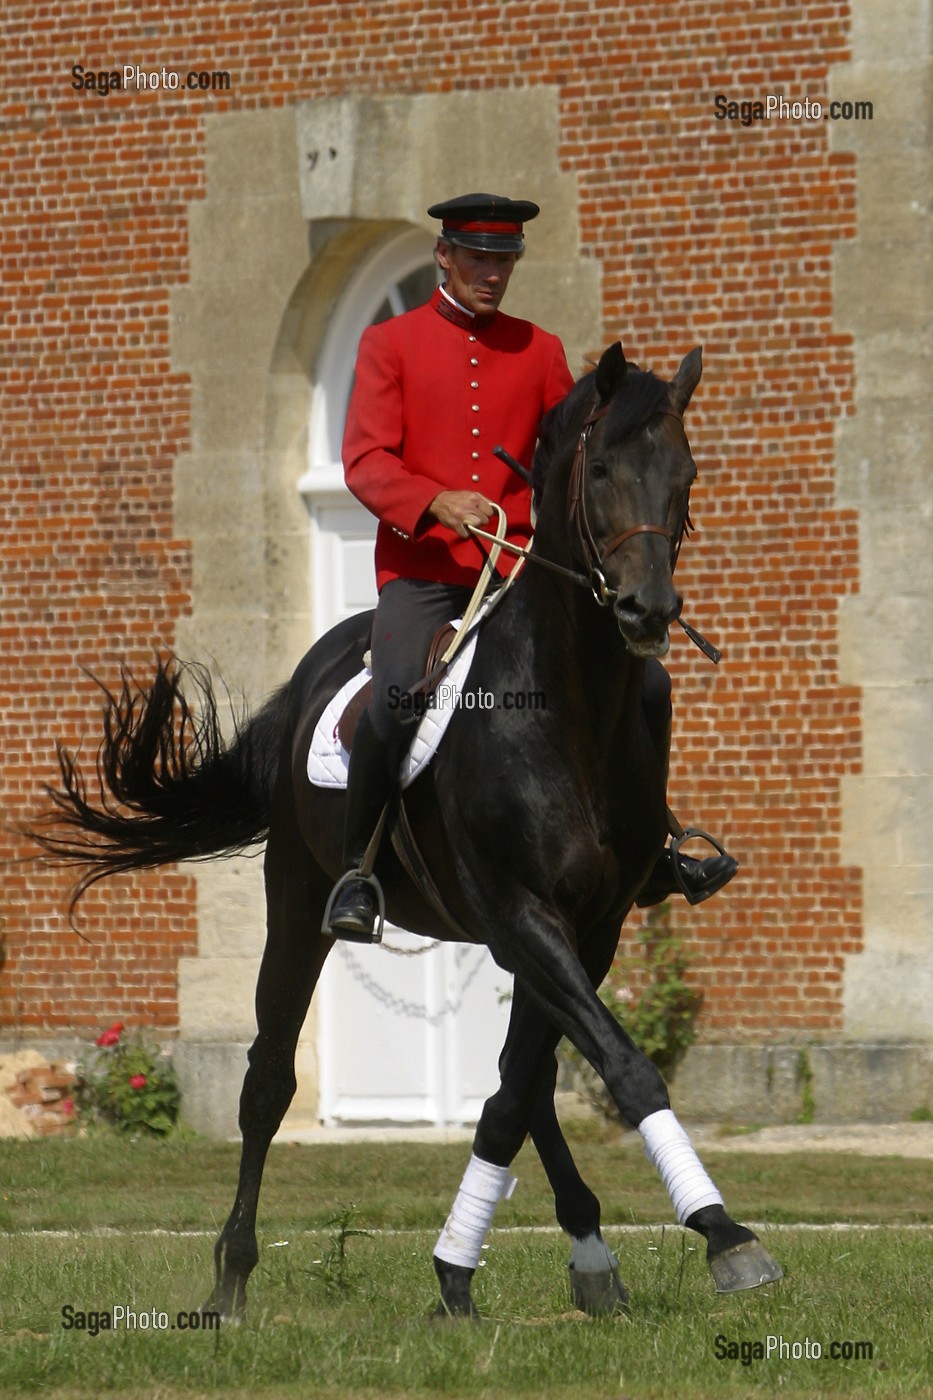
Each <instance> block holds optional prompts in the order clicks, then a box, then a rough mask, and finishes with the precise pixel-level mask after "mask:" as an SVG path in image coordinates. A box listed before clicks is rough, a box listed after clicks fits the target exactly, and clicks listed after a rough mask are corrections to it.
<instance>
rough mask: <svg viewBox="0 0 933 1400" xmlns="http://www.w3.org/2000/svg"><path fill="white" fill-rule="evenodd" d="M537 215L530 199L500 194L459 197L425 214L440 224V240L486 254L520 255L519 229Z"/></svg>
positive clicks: (523, 241)
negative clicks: (507, 196)
mask: <svg viewBox="0 0 933 1400" xmlns="http://www.w3.org/2000/svg"><path fill="white" fill-rule="evenodd" d="M539 213H540V210H539V208H538V206H537V204H532V202H531V200H530V199H506V197H505V196H504V195H500V194H461V195H459V196H458V197H457V198H456V199H448V200H446V201H445V202H444V203H443V204H432V205H431V207H430V209H429V210H428V215H429V217H430V218H432V219H440V220H441V223H442V225H443V226H442V228H441V237H442V238H446V239H447V240H448V242H450V243H458V244H459V245H460V246H461V247H462V248H475V249H479V251H481V252H487V253H520V252H521V251H522V249H523V248H524V246H525V240H524V238H523V237H522V225H523V224H527V223H528V222H529V220H530V219H534V218H536V217H537V215H538V214H539Z"/></svg>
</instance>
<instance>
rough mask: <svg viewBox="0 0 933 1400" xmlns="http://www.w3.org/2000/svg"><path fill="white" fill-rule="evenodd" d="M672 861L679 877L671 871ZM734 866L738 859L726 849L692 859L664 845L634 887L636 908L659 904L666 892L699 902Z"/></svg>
mask: <svg viewBox="0 0 933 1400" xmlns="http://www.w3.org/2000/svg"><path fill="white" fill-rule="evenodd" d="M675 861H676V863H677V867H678V869H679V874H680V879H678V878H677V873H675V865H674V863H675ZM738 868H739V863H738V861H737V860H736V859H735V857H734V856H730V855H729V853H728V851H723V850H720V851H719V854H718V855H715V856H707V858H706V859H705V860H694V858H693V857H692V856H685V855H681V853H680V852H679V851H678V852H676V853H675V852H674V851H672V850H671V848H670V846H665V847H664V850H663V851H662V852H661V854H660V855H659V856H658V858H657V860H656V861H655V865H654V869H653V870H652V872H651V874H650V875H649V876H648V878H647V880H646V881H645V883H644V884H643V885H642V887H641V889H640V890H639V891H638V895H637V897H636V899H635V903H636V904H637V905H638V907H639V909H647V908H648V906H649V905H651V904H663V902H664V900H665V899H667V898H668V896H669V895H672V894H682V895H683V896H684V898H685V899H686V901H687V903H688V904H702V903H703V901H704V899H709V897H710V895H713V894H716V893H717V892H718V891H719V890H721V889H722V887H723V885H728V883H729V881H730V880H731V879H732V877H733V875H734V874H735V872H736V871H737V870H738Z"/></svg>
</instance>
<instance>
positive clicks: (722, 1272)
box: [709, 1240, 784, 1293]
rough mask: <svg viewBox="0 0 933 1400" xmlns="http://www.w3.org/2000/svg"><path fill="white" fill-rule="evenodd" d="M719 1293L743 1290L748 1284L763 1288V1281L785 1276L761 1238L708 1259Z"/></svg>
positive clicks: (773, 1280)
mask: <svg viewBox="0 0 933 1400" xmlns="http://www.w3.org/2000/svg"><path fill="white" fill-rule="evenodd" d="M709 1267H710V1272H711V1273H712V1275H713V1279H714V1280H715V1283H716V1292H717V1293H742V1292H744V1290H745V1289H747V1288H760V1287H761V1285H762V1284H763V1283H775V1282H776V1281H777V1280H778V1279H779V1278H783V1277H784V1271H783V1269H782V1268H781V1266H780V1264H779V1263H778V1262H777V1260H776V1259H772V1257H771V1255H770V1254H769V1253H768V1251H767V1250H766V1249H765V1247H764V1245H763V1244H762V1243H761V1241H760V1240H746V1241H745V1243H744V1244H737V1245H734V1246H733V1248H732V1249H727V1250H725V1251H724V1252H723V1253H722V1254H717V1255H716V1257H715V1259H711V1260H710V1261H709Z"/></svg>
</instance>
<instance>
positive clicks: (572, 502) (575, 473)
mask: <svg viewBox="0 0 933 1400" xmlns="http://www.w3.org/2000/svg"><path fill="white" fill-rule="evenodd" d="M610 407H611V403H604V404H602V405H601V406H600V407H599V408H595V409H593V411H592V413H590V415H589V416H588V417H587V418H585V419H584V421H583V427H582V428H581V430H580V436H579V438H578V439H577V450H576V452H575V453H574V458H573V465H572V466H571V468H570V481H569V484H568V487H567V505H568V515H569V517H570V521H571V523H572V524H573V525H575V526H576V530H577V538H578V539H579V542H580V549H581V552H582V554H583V558H584V561H585V563H586V569H587V574H588V576H589V584H590V587H591V588H592V590H593V597H594V598H595V599H596V601H597V603H599V605H600V607H605V606H606V605H607V604H608V603H611V602H612V600H613V598H615V597H616V595H617V590H616V589H614V588H610V587H609V584H608V583H607V582H606V576H605V574H604V573H603V567H604V565H605V563H606V561H607V559H609V557H610V556H611V555H612V554H614V553H615V551H616V550H617V549H619V548H620V547H621V546H622V545H623V544H625V542H626V541H627V540H630V539H632V538H633V537H634V536H635V535H663V536H664V538H665V539H666V540H667V541H668V543H669V544H670V546H671V569H673V567H674V565H675V564H676V562H677V556H678V554H679V553H680V546H681V542H682V540H683V537H684V532H685V531H686V530H687V528H688V527H689V520H688V518H687V517H685V518H684V522H683V525H682V526H681V529H680V533H679V535H678V537H677V540H676V542H675V541H674V540H673V538H672V536H671V532H670V531H669V530H665V529H664V527H663V526H662V525H632V526H631V527H630V528H629V529H628V530H623V531H622V533H621V534H619V535H614V536H613V538H612V539H611V540H610V541H609V543H608V544H607V545H606V547H605V548H604V549H603V551H602V553H601V554H600V552H599V547H598V545H597V544H596V541H595V539H594V538H593V531H592V530H591V528H590V522H589V519H588V518H587V514H586V495H585V492H584V489H583V488H584V482H585V479H586V448H587V444H588V442H589V437H590V433H591V432H592V431H593V428H594V426H595V425H596V424H597V423H598V422H599V420H600V419H601V418H604V417H605V416H606V414H607V413H608V412H609V409H610ZM655 412H656V413H659V414H661V413H663V414H666V415H667V416H668V417H669V418H676V419H677V421H678V423H682V422H683V414H682V413H681V411H680V409H678V408H674V407H673V406H671V405H669V404H664V405H663V406H662V407H661V408H658V409H656V410H655Z"/></svg>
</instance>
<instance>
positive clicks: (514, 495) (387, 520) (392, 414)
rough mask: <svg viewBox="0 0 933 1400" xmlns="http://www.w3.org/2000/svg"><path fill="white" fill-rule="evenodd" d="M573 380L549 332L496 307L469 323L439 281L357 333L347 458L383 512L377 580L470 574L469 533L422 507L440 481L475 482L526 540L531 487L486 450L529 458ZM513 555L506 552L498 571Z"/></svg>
mask: <svg viewBox="0 0 933 1400" xmlns="http://www.w3.org/2000/svg"><path fill="white" fill-rule="evenodd" d="M439 308H441V309H439ZM572 383H573V378H572V376H571V373H570V370H569V369H568V367H567V359H566V356H565V355H564V350H563V346H562V345H561V343H560V341H559V340H558V339H557V337H556V336H554V335H549V334H548V332H547V331H542V330H540V329H539V328H538V327H537V326H534V325H532V323H531V322H530V321H519V320H517V319H516V318H515V317H514V316H504V315H503V314H502V312H501V311H499V312H497V313H496V315H495V316H494V317H492V318H490V319H488V320H486V321H484V322H481V323H479V324H475V325H474V323H473V320H472V318H471V317H470V316H469V315H468V313H466V312H461V311H460V310H459V308H457V307H455V306H453V305H451V303H449V302H448V301H447V300H446V299H445V298H443V297H442V296H441V293H440V291H439V290H438V291H436V292H435V293H434V296H433V297H432V298H431V300H430V301H429V302H426V303H425V305H424V306H419V307H418V308H417V309H416V310H414V311H409V312H406V313H405V315H403V316H396V317H394V318H392V319H391V320H388V321H382V322H380V324H379V325H376V326H370V327H369V329H368V330H366V331H365V332H364V333H363V337H362V339H361V341H360V349H359V355H358V358H357V362H356V380H355V383H354V386H353V393H352V395H351V397H350V407H349V410H348V414H347V425H346V430H345V433H344V439H343V463H344V471H345V475H346V482H347V486H348V487H349V488H350V490H351V491H352V492H353V494H354V496H356V497H357V499H358V500H360V501H362V503H363V505H364V506H366V507H367V509H368V510H370V511H372V513H373V515H375V516H377V517H378V519H379V530H378V533H377V535H376V582H377V586H378V587H379V588H380V589H381V588H382V586H383V584H385V583H388V581H389V580H390V579H394V578H420V579H430V580H432V581H433V582H435V583H457V584H468V585H472V584H474V583H475V582H476V579H477V577H478V575H479V571H480V568H481V566H482V563H483V557H482V555H481V553H480V551H479V549H478V547H477V545H476V544H475V543H474V541H473V540H470V539H460V537H459V536H458V535H456V534H454V532H453V531H452V530H449V529H447V528H446V527H445V526H443V525H441V524H440V523H439V522H438V521H436V520H434V519H433V517H431V516H426V515H425V512H426V510H427V508H428V506H429V505H430V504H431V502H432V501H433V500H434V498H435V496H437V495H438V494H439V493H440V492H441V491H469V490H476V491H480V492H482V494H483V495H484V496H486V498H487V499H488V500H490V501H496V502H498V503H499V505H501V506H502V507H503V509H504V510H505V513H506V516H507V518H508V523H509V528H508V534H507V536H506V538H507V539H509V540H511V541H512V542H513V543H515V544H525V543H526V542H527V540H528V539H529V538H530V535H531V521H530V509H531V493H530V492H529V490H528V487H527V486H526V485H525V484H524V482H523V481H522V480H521V478H520V477H519V476H518V475H517V474H516V473H515V472H513V471H512V470H511V469H510V468H509V467H507V466H506V465H505V464H504V463H502V462H500V461H499V459H498V458H497V457H494V456H493V455H492V449H493V448H494V447H498V446H500V445H501V446H503V447H505V448H506V449H507V450H508V451H509V452H511V454H512V456H513V457H517V458H518V460H519V461H520V462H521V463H522V464H523V465H524V466H526V467H530V466H531V457H532V453H533V451H534V446H535V441H536V439H537V434H538V425H539V423H540V421H541V419H542V417H543V416H544V414H545V413H546V412H547V410H548V409H549V408H551V407H552V406H553V405H554V404H555V403H557V402H559V400H561V399H562V398H564V396H565V395H566V394H567V392H568V390H569V389H570V387H571V385H572ZM491 525H492V526H494V525H495V518H493V520H492V522H491ZM513 563H514V556H512V555H506V554H502V555H501V556H500V559H499V566H498V567H499V570H500V572H503V573H507V572H508V571H509V570H510V569H511V567H512V565H513Z"/></svg>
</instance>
